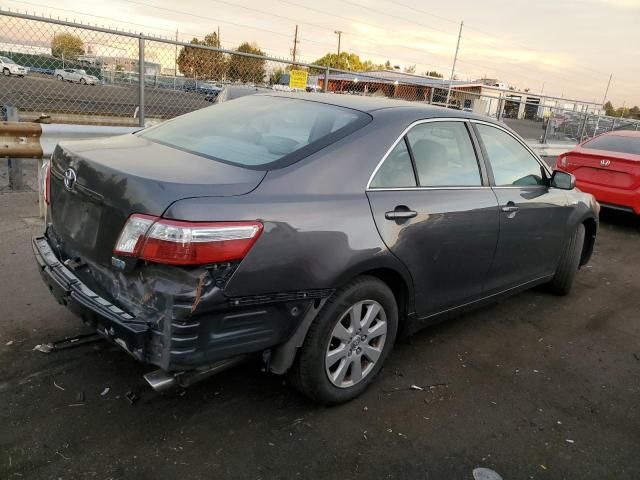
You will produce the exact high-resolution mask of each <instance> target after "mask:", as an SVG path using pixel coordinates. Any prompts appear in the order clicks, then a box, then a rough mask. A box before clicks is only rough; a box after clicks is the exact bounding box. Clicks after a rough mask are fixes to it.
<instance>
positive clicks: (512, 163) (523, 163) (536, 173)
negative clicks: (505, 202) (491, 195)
mask: <svg viewBox="0 0 640 480" xmlns="http://www.w3.org/2000/svg"><path fill="white" fill-rule="evenodd" d="M476 127H477V128H478V132H479V133H480V138H481V140H482V143H483V144H484V148H485V150H486V151H487V155H488V157H489V164H490V165H491V170H493V178H494V180H495V183H496V186H498V187H500V186H520V185H522V186H526V185H546V184H547V181H546V175H545V173H544V169H543V168H542V165H540V163H538V161H537V160H536V159H535V157H534V156H533V155H531V153H529V151H528V150H527V149H526V148H525V147H524V146H523V145H522V144H521V143H520V142H518V141H517V140H516V139H515V138H513V137H512V136H511V135H509V134H508V133H507V132H505V131H503V130H501V129H499V128H496V127H492V126H489V125H483V124H477V125H476Z"/></svg>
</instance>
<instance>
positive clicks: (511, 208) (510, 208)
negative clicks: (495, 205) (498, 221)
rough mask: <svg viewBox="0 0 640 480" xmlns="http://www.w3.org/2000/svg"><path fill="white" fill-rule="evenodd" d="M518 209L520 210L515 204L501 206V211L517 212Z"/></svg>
mask: <svg viewBox="0 0 640 480" xmlns="http://www.w3.org/2000/svg"><path fill="white" fill-rule="evenodd" d="M518 210H520V207H518V206H516V205H505V206H504V207H502V211H503V212H507V213H509V212H517V211H518Z"/></svg>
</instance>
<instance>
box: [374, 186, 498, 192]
mask: <svg viewBox="0 0 640 480" xmlns="http://www.w3.org/2000/svg"><path fill="white" fill-rule="evenodd" d="M490 189H491V187H488V186H482V185H481V186H476V187H388V188H386V187H381V188H370V189H368V190H367V191H368V192H387V191H389V192H396V191H407V192H412V191H420V190H490Z"/></svg>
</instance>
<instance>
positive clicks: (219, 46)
mask: <svg viewBox="0 0 640 480" xmlns="http://www.w3.org/2000/svg"><path fill="white" fill-rule="evenodd" d="M217 47H218V48H221V47H222V44H221V43H220V25H218V45H217Z"/></svg>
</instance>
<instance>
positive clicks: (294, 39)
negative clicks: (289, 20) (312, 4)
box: [293, 25, 298, 64]
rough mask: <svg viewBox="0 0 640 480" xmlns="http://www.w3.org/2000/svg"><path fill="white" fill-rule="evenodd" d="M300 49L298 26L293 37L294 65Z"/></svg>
mask: <svg viewBox="0 0 640 480" xmlns="http://www.w3.org/2000/svg"><path fill="white" fill-rule="evenodd" d="M297 47H298V25H296V33H295V35H294V37H293V63H294V64H295V63H296V49H297Z"/></svg>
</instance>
